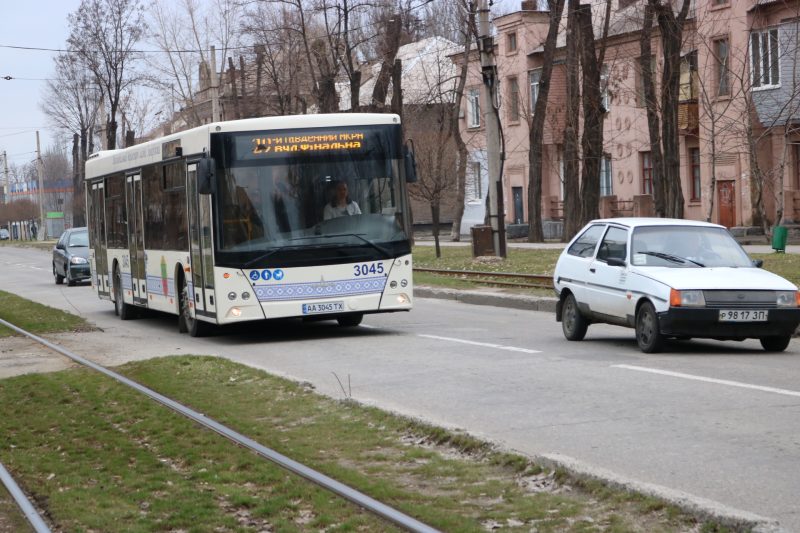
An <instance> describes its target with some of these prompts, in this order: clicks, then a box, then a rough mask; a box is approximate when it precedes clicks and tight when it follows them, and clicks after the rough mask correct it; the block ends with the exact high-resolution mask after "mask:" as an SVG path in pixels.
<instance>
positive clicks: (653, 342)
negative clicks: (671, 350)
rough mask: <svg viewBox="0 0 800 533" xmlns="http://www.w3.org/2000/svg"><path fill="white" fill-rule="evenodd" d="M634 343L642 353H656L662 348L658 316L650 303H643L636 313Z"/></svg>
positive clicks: (662, 339) (662, 341) (662, 342)
mask: <svg viewBox="0 0 800 533" xmlns="http://www.w3.org/2000/svg"><path fill="white" fill-rule="evenodd" d="M636 342H637V343H638V344H639V349H640V350H642V351H643V352H644V353H658V352H660V351H661V348H662V347H663V346H664V336H663V335H661V330H660V329H659V325H658V315H657V314H656V309H655V307H653V304H651V303H650V302H645V303H643V304H642V305H641V307H639V311H638V312H637V313H636Z"/></svg>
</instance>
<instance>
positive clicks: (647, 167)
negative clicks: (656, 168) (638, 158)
mask: <svg viewBox="0 0 800 533" xmlns="http://www.w3.org/2000/svg"><path fill="white" fill-rule="evenodd" d="M642 194H653V158H652V156H651V154H650V152H642Z"/></svg>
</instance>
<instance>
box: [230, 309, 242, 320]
mask: <svg viewBox="0 0 800 533" xmlns="http://www.w3.org/2000/svg"><path fill="white" fill-rule="evenodd" d="M231 316H235V317H236V318H239V317H240V316H242V310H241V309H239V308H238V307H234V308H232V309H231Z"/></svg>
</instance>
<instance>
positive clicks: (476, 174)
mask: <svg viewBox="0 0 800 533" xmlns="http://www.w3.org/2000/svg"><path fill="white" fill-rule="evenodd" d="M481 181H482V178H481V162H480V161H473V163H472V185H473V187H474V188H475V189H474V191H473V192H474V195H475V196H474V197H475V198H478V199H481V198H483V188H482V187H481Z"/></svg>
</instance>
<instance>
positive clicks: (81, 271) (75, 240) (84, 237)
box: [53, 228, 91, 287]
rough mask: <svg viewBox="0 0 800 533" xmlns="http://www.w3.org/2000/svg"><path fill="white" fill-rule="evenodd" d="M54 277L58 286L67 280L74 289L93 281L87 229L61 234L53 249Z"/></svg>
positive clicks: (77, 229)
mask: <svg viewBox="0 0 800 533" xmlns="http://www.w3.org/2000/svg"><path fill="white" fill-rule="evenodd" d="M53 275H54V276H55V278H56V284H58V285H60V284H61V283H64V280H67V285H69V286H70V287H72V286H73V285H75V284H76V283H77V282H79V281H87V280H89V279H91V271H90V269H89V234H88V233H87V231H86V228H72V229H68V230H67V231H65V232H64V233H62V234H61V237H60V238H59V239H58V242H57V243H56V246H55V248H53Z"/></svg>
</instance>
